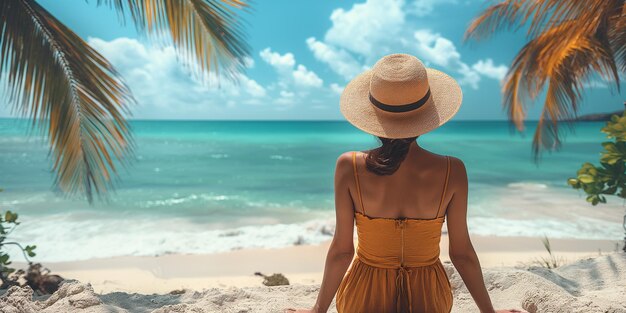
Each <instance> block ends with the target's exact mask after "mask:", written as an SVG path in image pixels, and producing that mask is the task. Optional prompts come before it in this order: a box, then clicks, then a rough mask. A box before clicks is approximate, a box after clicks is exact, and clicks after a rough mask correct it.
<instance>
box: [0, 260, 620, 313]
mask: <svg viewBox="0 0 626 313" xmlns="http://www.w3.org/2000/svg"><path fill="white" fill-rule="evenodd" d="M445 267H446V271H447V272H448V275H449V277H450V280H451V283H452V286H453V288H454V308H453V310H452V312H478V310H477V308H476V306H475V304H474V301H473V300H472V297H471V295H470V294H469V293H468V291H467V289H466V288H465V285H464V284H463V281H462V279H461V277H460V276H459V274H458V273H457V272H456V271H455V270H454V267H452V266H451V265H450V264H445ZM484 276H485V284H486V285H487V288H488V290H489V294H490V295H491V298H492V301H493V302H494V305H495V306H496V308H523V309H525V310H527V311H528V312H531V313H535V312H564V313H565V312H567V313H576V312H580V313H583V312H584V313H594V312H603V313H607V312H608V313H618V312H621V313H626V254H624V253H612V254H608V255H604V256H599V257H595V258H588V259H584V260H579V261H577V262H575V263H572V264H569V265H565V266H562V267H560V268H558V269H556V270H548V269H544V268H529V269H515V268H510V267H501V268H489V269H485V270H484ZM318 290H319V286H308V285H292V286H278V287H246V288H234V287H232V288H225V289H220V288H212V289H205V290H203V291H201V292H198V291H186V292H184V293H182V294H167V295H156V294H155V295H141V294H128V293H122V292H116V293H109V294H105V295H98V294H96V293H94V291H93V288H91V285H89V284H84V283H81V282H78V281H66V282H64V283H63V285H62V286H61V288H60V289H59V290H58V291H57V292H56V293H54V294H53V295H52V296H50V297H47V298H43V297H40V298H37V297H36V298H33V292H32V290H31V289H30V288H18V287H12V288H10V289H9V290H7V291H6V293H5V294H4V295H3V296H2V297H0V312H2V313H5V312H6V313H13V312H16V313H18V312H19V313H28V312H94V313H100V312H102V313H111V312H154V313H166V312H181V313H182V312H238V313H242V312H282V309H283V308H285V307H287V306H291V307H310V306H311V305H312V304H313V303H314V302H315V297H316V296H317V292H318ZM331 307H332V308H333V309H331V310H330V312H336V311H335V310H334V304H333V305H332V306H331Z"/></svg>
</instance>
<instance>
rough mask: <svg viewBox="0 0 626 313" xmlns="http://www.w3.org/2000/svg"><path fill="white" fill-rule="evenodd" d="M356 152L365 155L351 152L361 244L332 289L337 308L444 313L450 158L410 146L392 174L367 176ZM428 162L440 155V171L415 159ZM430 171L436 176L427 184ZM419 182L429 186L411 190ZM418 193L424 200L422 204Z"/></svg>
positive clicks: (447, 305)
mask: <svg viewBox="0 0 626 313" xmlns="http://www.w3.org/2000/svg"><path fill="white" fill-rule="evenodd" d="M358 156H361V157H362V156H363V154H360V153H356V152H353V153H352V165H353V172H354V188H351V196H352V199H353V201H354V206H355V220H356V226H357V233H358V238H359V243H358V247H357V253H356V257H355V259H354V261H353V263H352V265H351V267H350V270H349V271H348V274H347V275H346V276H345V277H344V279H343V280H342V282H341V284H340V286H339V289H338V292H337V310H338V311H339V312H449V311H450V310H451V308H452V289H451V286H450V282H449V280H448V277H447V274H446V272H445V270H444V268H443V265H442V264H441V261H440V260H439V252H440V251H439V242H440V239H441V227H442V225H443V222H444V220H445V217H444V216H443V214H445V208H444V209H443V210H442V207H443V206H444V202H443V200H445V198H446V196H445V195H446V189H447V185H448V180H449V172H450V163H449V162H450V159H449V158H448V157H442V156H438V155H434V154H432V153H429V152H427V151H425V150H423V149H420V148H419V147H417V145H415V144H411V148H410V150H409V153H408V155H407V157H406V159H405V160H404V161H403V162H402V164H403V165H401V166H400V167H399V168H398V169H397V170H396V172H394V173H393V174H392V175H390V176H380V175H377V174H373V175H374V176H371V175H369V173H368V171H367V170H366V168H365V161H364V160H363V159H362V160H359V159H358ZM411 158H412V159H411ZM425 160H426V161H430V162H431V164H434V163H437V165H439V164H438V163H439V162H440V161H443V169H442V170H440V169H438V168H439V166H437V165H431V166H429V167H425V166H423V165H422V164H420V162H424V161H425ZM424 172H426V174H425V173H424ZM442 173H443V174H442ZM415 176H417V177H418V179H415ZM438 176H441V177H438ZM432 177H436V178H437V179H433V180H436V181H437V182H430V179H431V178H432ZM439 178H441V179H439ZM365 180H367V181H366V183H362V181H365ZM424 182H425V183H424ZM420 185H428V187H427V188H424V189H422V190H420V191H419V192H413V190H419V189H420V188H419V186H420ZM434 185H437V186H439V188H438V189H439V191H438V192H434V191H433V186H434ZM433 193H436V196H435V197H433V195H432V194H433ZM416 196H417V197H419V196H421V197H422V198H423V199H426V200H423V201H421V202H420V201H418V200H417V199H415V198H414V197H416ZM435 199H438V200H435ZM428 201H434V202H428ZM419 203H424V204H423V207H420V208H416V206H417V204H419ZM369 208H373V209H369ZM372 211H373V212H374V213H371V212H372ZM438 213H439V214H438Z"/></svg>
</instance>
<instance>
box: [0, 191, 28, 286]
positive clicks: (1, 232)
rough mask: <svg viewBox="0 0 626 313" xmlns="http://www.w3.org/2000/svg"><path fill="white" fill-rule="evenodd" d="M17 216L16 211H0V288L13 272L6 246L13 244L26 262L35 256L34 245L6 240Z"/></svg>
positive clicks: (8, 283) (15, 223) (15, 224)
mask: <svg viewBox="0 0 626 313" xmlns="http://www.w3.org/2000/svg"><path fill="white" fill-rule="evenodd" d="M1 191H2V189H0V192H1ZM17 217H18V216H17V213H13V212H11V211H6V212H0V280H2V284H0V288H6V287H7V286H8V285H10V284H11V280H10V279H9V275H11V273H13V272H15V269H14V268H11V267H9V265H11V258H10V256H9V253H8V252H7V251H6V247H7V246H9V245H14V246H17V247H18V248H20V250H21V251H22V254H23V255H24V258H25V259H26V262H28V264H31V261H30V259H29V257H34V256H35V251H34V250H35V247H36V246H35V245H32V246H30V245H28V246H26V247H23V246H22V245H21V244H20V243H18V242H15V241H7V239H8V236H9V235H10V234H11V233H12V232H13V230H14V229H15V228H16V227H17V225H19V224H20V222H18V221H17Z"/></svg>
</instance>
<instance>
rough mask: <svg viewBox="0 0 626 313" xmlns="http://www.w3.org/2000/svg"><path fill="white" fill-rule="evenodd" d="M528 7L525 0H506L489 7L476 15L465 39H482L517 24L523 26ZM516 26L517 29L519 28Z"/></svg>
mask: <svg viewBox="0 0 626 313" xmlns="http://www.w3.org/2000/svg"><path fill="white" fill-rule="evenodd" d="M527 11H528V7H527V4H526V2H525V1H523V0H506V1H502V2H500V3H497V4H494V5H492V6H490V7H488V8H487V9H486V10H485V11H484V12H482V13H481V14H480V15H479V16H478V17H476V18H475V19H474V20H472V22H471V23H470V25H469V26H468V27H467V30H466V31H465V35H464V37H465V39H466V40H467V39H475V40H480V39H483V38H485V37H487V36H489V35H491V34H494V33H496V32H497V31H498V30H501V29H510V28H511V27H513V25H515V24H519V25H518V26H517V28H519V27H521V26H522V25H523V24H524V23H525V20H522V17H523V15H525V12H527ZM517 28H516V29H517Z"/></svg>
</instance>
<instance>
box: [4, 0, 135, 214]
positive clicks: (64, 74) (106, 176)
mask: <svg viewBox="0 0 626 313" xmlns="http://www.w3.org/2000/svg"><path fill="white" fill-rule="evenodd" d="M0 15H1V16H2V19H0V23H1V25H0V31H1V37H0V49H1V51H0V52H1V62H0V73H6V82H7V83H8V95H7V96H8V98H9V100H10V102H11V103H13V105H14V109H15V110H17V111H18V112H19V113H21V114H22V115H23V116H29V117H31V118H32V120H33V126H35V125H36V124H37V125H39V126H40V129H41V130H42V132H44V133H45V135H47V136H48V138H49V140H50V143H51V146H50V153H51V154H52V155H53V161H54V162H53V164H54V165H53V170H54V171H55V172H56V176H55V186H57V187H58V188H60V189H61V190H62V191H64V192H66V193H67V194H70V195H72V194H74V195H75V194H84V195H86V197H87V199H88V200H89V202H90V203H91V202H92V200H93V195H94V194H97V195H101V194H103V193H104V192H105V191H107V190H108V189H110V188H111V187H112V185H113V178H114V175H115V174H116V172H117V168H118V166H119V165H116V160H121V161H122V162H121V164H126V163H125V162H126V161H125V160H126V157H128V156H129V155H130V154H131V153H132V151H133V145H134V144H133V140H132V137H131V134H130V132H129V126H128V125H127V123H126V121H125V119H124V114H130V112H129V110H128V106H129V105H130V104H133V103H134V100H133V98H132V97H131V96H130V91H129V90H128V88H127V86H126V85H125V84H124V83H123V81H122V80H121V79H120V77H119V75H118V73H117V72H116V71H115V70H114V69H113V67H112V66H111V64H109V63H108V62H107V61H106V60H105V59H104V57H102V55H100V54H99V53H98V52H97V51H95V50H94V49H92V48H91V47H90V46H89V45H88V44H87V43H86V42H85V41H83V40H82V39H81V38H80V37H79V36H78V35H76V34H75V33H73V32H72V31H71V30H70V29H68V28H67V27H66V26H65V25H63V24H62V23H60V22H59V21H58V20H57V19H56V18H54V17H53V16H52V15H50V14H49V13H48V12H47V11H46V10H45V9H44V8H42V7H41V6H40V5H39V4H38V3H37V2H36V1H34V0H11V1H0ZM37 122H39V123H37ZM45 125H47V127H45Z"/></svg>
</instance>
